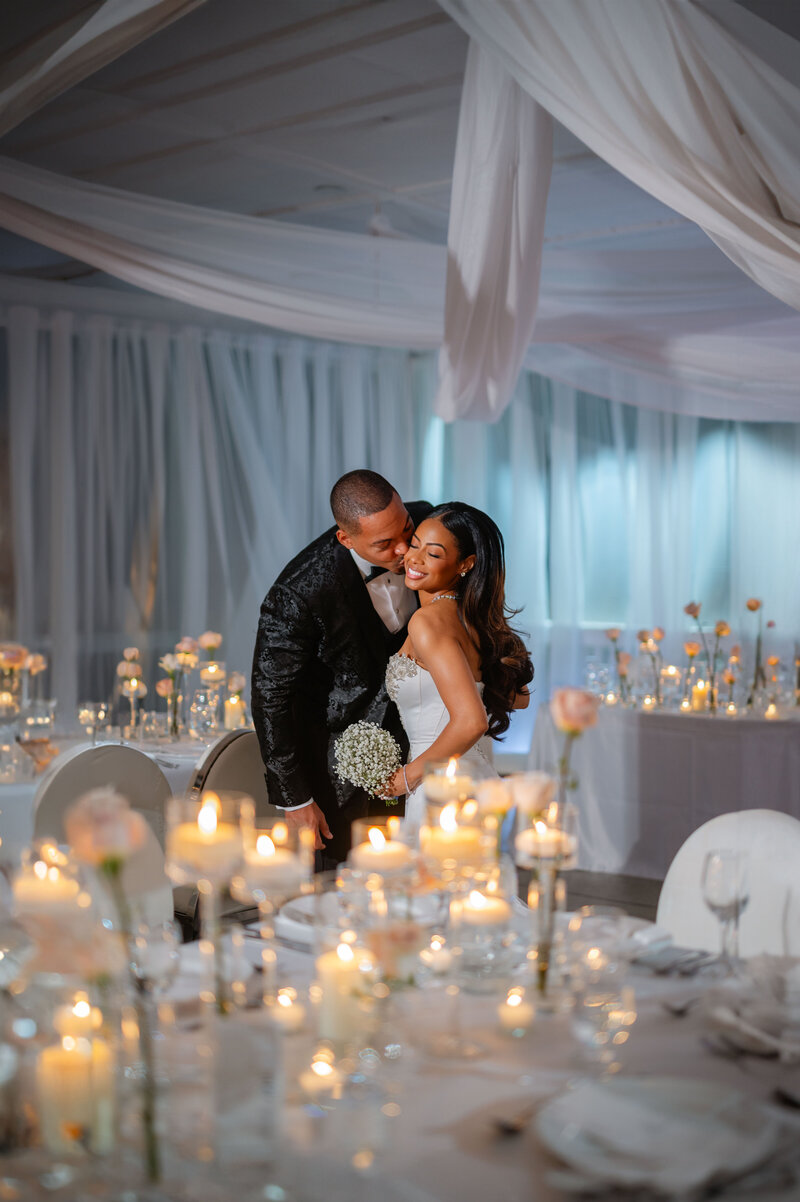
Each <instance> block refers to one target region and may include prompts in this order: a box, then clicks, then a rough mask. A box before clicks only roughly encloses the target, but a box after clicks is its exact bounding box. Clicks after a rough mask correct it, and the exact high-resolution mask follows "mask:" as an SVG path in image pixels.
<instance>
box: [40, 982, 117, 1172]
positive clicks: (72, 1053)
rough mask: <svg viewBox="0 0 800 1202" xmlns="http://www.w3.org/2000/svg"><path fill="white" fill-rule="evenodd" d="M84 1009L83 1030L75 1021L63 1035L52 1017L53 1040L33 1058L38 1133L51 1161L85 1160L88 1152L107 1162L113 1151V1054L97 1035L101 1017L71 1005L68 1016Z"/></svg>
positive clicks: (85, 1005) (89, 1009) (79, 1005)
mask: <svg viewBox="0 0 800 1202" xmlns="http://www.w3.org/2000/svg"><path fill="white" fill-rule="evenodd" d="M62 1009H63V1008H62ZM83 1009H86V1010H87V1012H88V1015H89V1017H88V1018H87V1022H86V1024H83V1023H82V1022H81V1019H80V1017H78V1016H75V1018H74V1022H73V1023H72V1024H71V1025H70V1029H69V1031H67V1032H66V1033H64V1034H60V1033H59V1032H58V1026H59V1024H58V1019H59V1012H57V1013H56V1024H55V1025H56V1034H57V1038H54V1041H53V1043H52V1044H50V1045H48V1046H46V1047H43V1048H42V1049H41V1051H40V1052H39V1053H38V1055H37V1058H36V1069H35V1079H36V1094H37V1104H36V1111H37V1116H38V1120H39V1131H40V1134H41V1139H42V1143H43V1144H44V1146H45V1148H46V1149H47V1151H48V1152H49V1153H50V1154H51V1155H56V1156H65V1155H66V1156H70V1155H75V1156H78V1157H85V1155H86V1152H87V1150H88V1151H89V1152H91V1153H92V1154H93V1155H95V1156H106V1155H108V1154H110V1153H111V1152H113V1150H114V1129H115V1105H114V1101H115V1088H114V1082H115V1064H114V1054H113V1050H112V1047H111V1044H110V1043H109V1041H108V1039H107V1038H105V1037H104V1035H103V1033H102V1030H101V1027H102V1018H103V1016H102V1013H101V1012H100V1011H99V1010H97V1009H96V1008H95V1007H91V1006H90V1005H89V1003H88V1001H87V1002H85V1003H84V1002H78V1003H76V1004H75V1006H74V1007H73V1013H74V1012H75V1011H80V1012H81V1014H82V1012H83ZM98 1018H99V1022H97V1021H94V1022H93V1021H92V1020H97V1019H98ZM63 1025H64V1022H63V1018H62V1026H63Z"/></svg>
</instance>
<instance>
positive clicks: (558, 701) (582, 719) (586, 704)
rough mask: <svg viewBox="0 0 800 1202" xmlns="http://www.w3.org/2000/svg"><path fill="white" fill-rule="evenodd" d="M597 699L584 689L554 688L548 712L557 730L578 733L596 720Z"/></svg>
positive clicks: (592, 724) (581, 732) (572, 733)
mask: <svg viewBox="0 0 800 1202" xmlns="http://www.w3.org/2000/svg"><path fill="white" fill-rule="evenodd" d="M598 706H599V699H598V698H597V697H595V696H593V695H592V694H591V693H587V691H586V690H585V689H556V691H555V693H554V694H553V696H552V699H551V701H550V713H551V714H552V715H553V721H554V722H555V724H556V726H557V727H558V729H559V730H561V731H564V733H565V734H570V735H580V734H583V732H584V731H585V730H588V729H589V727H590V726H594V725H595V723H596V722H597V710H598Z"/></svg>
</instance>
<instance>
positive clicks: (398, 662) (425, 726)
mask: <svg viewBox="0 0 800 1202" xmlns="http://www.w3.org/2000/svg"><path fill="white" fill-rule="evenodd" d="M478 691H479V692H483V684H482V683H479V684H478ZM386 692H387V693H388V694H389V696H390V697H391V699H392V701H393V702H394V703H395V705H396V706H397V709H398V711H399V713H400V721H401V722H402V723H403V728H404V730H405V732H406V734H407V735H408V741H409V744H410V746H409V750H408V761H409V762H410V761H411V760H414V759H416V758H417V756H420V755H422V754H423V753H424V752H425V751H427V749H428V748H429V747H430V746H431V744H432V743H434V742H435V741H436V739H437V738H438V737H439V735H440V734H441V733H442V731H443V730H444V728H445V726H447V723H448V722H449V721H450V715H449V713H448V712H447V706H446V705H445V703H444V702H443V701H442V699H441V697H440V696H439V690H438V689H437V687H436V684H435V682H434V679H433V677H432V676H431V674H430V672H429V671H428V670H427V668H422V667H420V665H419V664H418V663H417V662H416V660H413V659H411V658H410V656H408V655H401V654H400V652H398V653H397V654H396V655H393V656H392V657H391V659H390V660H389V663H388V665H387V667H386ZM459 763H460V765H461V766H462V767H463V769H464V771H466V772H469V771H470V770H472V771H473V772H474V774H475V776H476V777H477V778H479V779H481V780H485V779H486V778H487V777H492V776H497V773H496V772H495V771H494V768H493V767H492V765H491V762H490V761H489V759H488V758H487V756H486V754H485V753H484V751H483V749H482V748H481V744H480V742H478V743H476V744H475V746H474V747H471V748H470V749H469V751H467V752H466V753H465V754H464V755H462V756H461V757H460V759H459ZM424 818H425V796H424V794H423V791H422V788H418V789H416V790H415V791H414V792H413V793H412V794H411V795H410V796H409V797H407V798H406V822H407V823H408V824H409V825H411V826H414V827H418V826H420V824H421V823H422V822H423V820H424Z"/></svg>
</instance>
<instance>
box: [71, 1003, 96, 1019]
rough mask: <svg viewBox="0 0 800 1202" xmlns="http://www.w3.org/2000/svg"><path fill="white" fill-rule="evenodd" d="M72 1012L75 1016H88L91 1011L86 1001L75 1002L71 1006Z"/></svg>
mask: <svg viewBox="0 0 800 1202" xmlns="http://www.w3.org/2000/svg"><path fill="white" fill-rule="evenodd" d="M72 1013H73V1014H74V1015H75V1017H76V1018H88V1017H89V1015H90V1014H91V1013H92V1007H91V1006H90V1005H89V1003H88V1002H76V1003H75V1005H74V1006H73V1007H72Z"/></svg>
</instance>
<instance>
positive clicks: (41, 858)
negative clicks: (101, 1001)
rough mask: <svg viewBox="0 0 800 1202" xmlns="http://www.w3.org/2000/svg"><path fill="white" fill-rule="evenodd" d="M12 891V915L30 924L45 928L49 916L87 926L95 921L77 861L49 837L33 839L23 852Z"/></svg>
mask: <svg viewBox="0 0 800 1202" xmlns="http://www.w3.org/2000/svg"><path fill="white" fill-rule="evenodd" d="M11 893H12V897H13V902H14V913H15V915H17V916H18V917H24V918H25V920H26V924H27V925H28V926H30V927H33V928H36V927H43V928H48V926H49V924H50V920H53V921H55V922H56V923H58V924H63V923H64V922H70V923H71V924H74V925H75V926H76V927H77V926H78V925H79V924H81V925H83V926H85V927H86V928H87V930H89V929H90V928H91V927H93V926H94V925H95V922H96V914H95V913H94V910H93V906H92V897H91V894H90V893H89V892H88V890H86V889H84V887H83V884H82V882H81V880H80V876H79V869H78V867H77V865H76V864H75V863H74V862H73V861H72V860H70V858H69V857H68V856H67V855H66V854H65V853H64V852H63V851H61V849H60V848H58V847H57V846H56V844H55V843H54V842H53V841H52V840H49V839H40V840H36V842H35V843H33V844H32V845H31V847H30V848H29V849H28V850H27V851H26V852H25V854H24V855H23V858H22V864H21V867H20V868H19V870H18V871H17V873H16V874H15V876H14V880H13V882H12V885H11Z"/></svg>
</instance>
